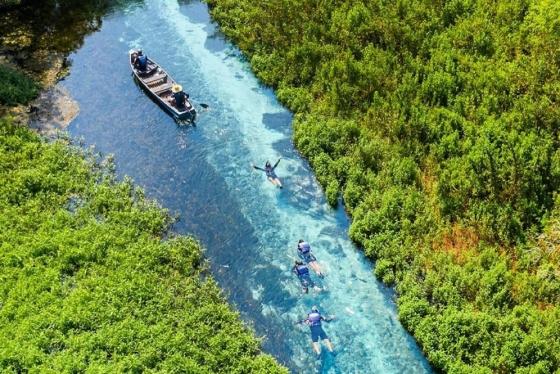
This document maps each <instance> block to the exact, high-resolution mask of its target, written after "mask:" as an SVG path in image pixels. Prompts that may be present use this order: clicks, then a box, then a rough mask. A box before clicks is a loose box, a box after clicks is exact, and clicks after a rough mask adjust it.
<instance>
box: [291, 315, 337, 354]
mask: <svg viewBox="0 0 560 374" xmlns="http://www.w3.org/2000/svg"><path fill="white" fill-rule="evenodd" d="M333 319H334V316H333V317H328V318H325V317H323V316H322V315H321V313H319V309H317V307H316V306H314V307H312V308H311V312H309V313H308V314H307V318H306V319H303V320H301V321H299V322H298V324H301V323H305V324H306V325H307V326H309V329H310V330H311V341H312V344H313V350H314V351H315V353H317V354H321V345H320V344H319V339H321V340H323V341H324V342H325V344H326V346H327V349H328V350H329V351H330V352H332V351H333V350H334V347H333V344H332V343H331V341H330V340H329V337H328V336H327V333H325V330H323V327H322V326H321V321H325V322H330V321H332V320H333Z"/></svg>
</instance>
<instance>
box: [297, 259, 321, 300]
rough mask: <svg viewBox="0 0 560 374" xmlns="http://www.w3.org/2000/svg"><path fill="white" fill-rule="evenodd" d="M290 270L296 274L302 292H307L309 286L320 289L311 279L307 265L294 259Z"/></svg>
mask: <svg viewBox="0 0 560 374" xmlns="http://www.w3.org/2000/svg"><path fill="white" fill-rule="evenodd" d="M292 272H293V273H294V274H295V275H297V277H298V279H299V281H300V283H301V288H302V290H303V292H305V293H308V292H309V287H313V288H314V289H315V290H317V291H321V289H320V288H319V287H317V286H316V285H315V283H314V282H313V281H312V280H311V276H310V275H309V269H308V268H307V266H306V265H305V264H304V263H303V262H301V261H299V260H296V262H295V264H294V266H293V267H292Z"/></svg>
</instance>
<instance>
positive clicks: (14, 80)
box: [0, 64, 39, 106]
mask: <svg viewBox="0 0 560 374" xmlns="http://www.w3.org/2000/svg"><path fill="white" fill-rule="evenodd" d="M0 82H2V84H0V104H4V105H8V106H13V105H18V104H27V103H28V102H29V101H31V100H32V99H34V98H35V97H36V96H37V94H38V92H39V85H38V84H37V83H35V82H34V81H33V80H32V79H31V78H29V77H28V76H27V75H25V74H23V73H21V72H19V71H17V70H15V69H13V68H11V67H8V66H6V65H2V64H0Z"/></svg>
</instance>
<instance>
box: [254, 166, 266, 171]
mask: <svg viewBox="0 0 560 374" xmlns="http://www.w3.org/2000/svg"><path fill="white" fill-rule="evenodd" d="M253 169H257V170H261V171H266V170H264V169H263V168H260V167H258V166H257V165H253Z"/></svg>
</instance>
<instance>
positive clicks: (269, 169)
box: [251, 158, 282, 188]
mask: <svg viewBox="0 0 560 374" xmlns="http://www.w3.org/2000/svg"><path fill="white" fill-rule="evenodd" d="M281 159H282V158H279V159H278V161H276V163H275V164H274V166H272V165H271V164H270V161H268V160H267V161H266V164H265V165H264V169H263V168H260V167H258V166H255V165H254V164H251V166H252V167H253V169H257V170H261V171H264V172H265V173H266V177H267V178H268V180H269V181H270V183H272V184H273V185H275V186H278V187H280V188H282V182H280V179H279V178H278V176H277V175H276V173H275V172H274V169H276V166H278V164H279V163H280V160H281Z"/></svg>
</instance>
